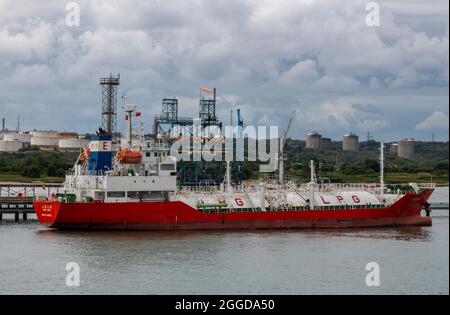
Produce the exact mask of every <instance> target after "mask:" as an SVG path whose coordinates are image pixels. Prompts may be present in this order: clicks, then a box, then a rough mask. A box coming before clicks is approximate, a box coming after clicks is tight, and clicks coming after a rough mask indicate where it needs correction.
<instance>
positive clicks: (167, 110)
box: [162, 98, 178, 121]
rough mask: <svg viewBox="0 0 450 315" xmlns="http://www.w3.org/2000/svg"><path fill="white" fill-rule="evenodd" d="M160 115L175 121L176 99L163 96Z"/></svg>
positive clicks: (176, 114)
mask: <svg viewBox="0 0 450 315" xmlns="http://www.w3.org/2000/svg"><path fill="white" fill-rule="evenodd" d="M162 117H163V118H165V119H168V120H174V121H176V120H177V119H178V99H176V98H165V99H163V101H162Z"/></svg>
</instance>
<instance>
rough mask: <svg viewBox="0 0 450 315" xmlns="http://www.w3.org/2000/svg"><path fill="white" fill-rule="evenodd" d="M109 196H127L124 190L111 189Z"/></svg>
mask: <svg viewBox="0 0 450 315" xmlns="http://www.w3.org/2000/svg"><path fill="white" fill-rule="evenodd" d="M107 196H108V198H125V192H124V191H109V192H108V194H107Z"/></svg>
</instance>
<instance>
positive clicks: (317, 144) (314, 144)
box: [306, 131, 323, 150]
mask: <svg viewBox="0 0 450 315" xmlns="http://www.w3.org/2000/svg"><path fill="white" fill-rule="evenodd" d="M322 145H323V141H322V135H321V134H319V133H318V132H316V131H313V132H311V133H309V134H307V135H306V148H307V149H313V150H322Z"/></svg>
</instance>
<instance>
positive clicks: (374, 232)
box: [36, 226, 432, 241]
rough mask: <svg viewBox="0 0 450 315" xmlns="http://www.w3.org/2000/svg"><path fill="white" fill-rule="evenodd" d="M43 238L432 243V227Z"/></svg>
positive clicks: (54, 234)
mask: <svg viewBox="0 0 450 315" xmlns="http://www.w3.org/2000/svg"><path fill="white" fill-rule="evenodd" d="M36 235H37V236H38V237H40V238H72V239H74V240H76V239H85V238H90V239H93V240H106V239H108V240H111V241H114V240H137V241H138V240H147V241H152V240H156V241H158V240H159V241H163V240H166V241H168V240H188V239H191V238H197V237H208V236H209V237H216V238H220V237H223V236H232V237H248V236H252V235H253V236H258V237H262V238H264V237H274V236H280V237H282V236H290V237H295V236H298V237H300V238H340V237H351V238H373V239H391V240H399V241H431V240H432V233H431V228H430V227H415V226H410V227H395V228H393V227H387V228H350V229H319V230H317V229H301V230H282V231H280V230H256V231H59V230H48V229H40V230H38V231H36Z"/></svg>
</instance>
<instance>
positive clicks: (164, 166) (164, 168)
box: [161, 164, 175, 171]
mask: <svg viewBox="0 0 450 315" xmlns="http://www.w3.org/2000/svg"><path fill="white" fill-rule="evenodd" d="M161 171H175V164H161Z"/></svg>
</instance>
